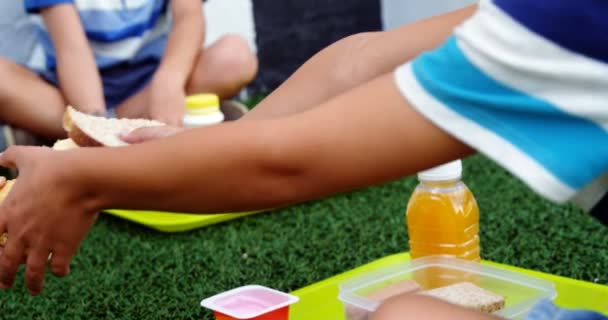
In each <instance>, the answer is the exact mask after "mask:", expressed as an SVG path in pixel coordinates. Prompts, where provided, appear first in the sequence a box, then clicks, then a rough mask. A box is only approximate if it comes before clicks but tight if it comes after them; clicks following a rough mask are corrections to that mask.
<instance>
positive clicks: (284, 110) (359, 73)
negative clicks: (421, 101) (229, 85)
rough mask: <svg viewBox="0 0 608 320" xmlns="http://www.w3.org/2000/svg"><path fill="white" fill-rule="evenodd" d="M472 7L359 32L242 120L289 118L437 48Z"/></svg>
mask: <svg viewBox="0 0 608 320" xmlns="http://www.w3.org/2000/svg"><path fill="white" fill-rule="evenodd" d="M475 9H476V7H475V6H471V7H467V8H464V9H461V10H457V11H454V12H450V13H447V14H444V15H441V16H437V17H434V18H430V19H427V20H424V21H420V22H417V23H413V24H410V25H406V26H403V27H400V28H397V29H394V30H391V31H385V32H370V33H361V34H356V35H353V36H349V37H347V38H344V39H342V40H340V41H338V42H336V43H334V44H332V45H330V46H329V47H327V48H325V49H323V50H322V51H320V52H319V53H317V54H316V55H315V56H313V57H312V58H311V59H310V60H308V61H307V62H306V63H305V64H303V65H302V67H300V68H299V69H298V70H297V71H296V72H295V73H294V74H293V75H292V76H291V77H289V79H287V80H286V81H285V82H284V83H283V84H282V85H281V86H280V87H279V88H277V89H276V90H275V91H274V92H272V94H271V95H269V96H268V97H267V98H266V99H264V100H263V101H262V102H261V103H260V104H259V105H258V106H256V108H255V109H253V110H252V112H250V113H248V114H247V115H246V116H245V117H244V118H243V119H261V118H268V117H275V116H282V115H288V114H292V113H295V112H299V111H302V110H306V109H308V108H311V107H314V106H316V105H319V104H320V103H321V102H323V101H326V100H328V99H329V98H331V97H334V96H336V95H338V94H340V93H342V92H345V91H347V90H349V89H351V88H354V87H356V86H358V85H360V84H362V83H365V82H367V81H369V80H371V79H374V78H376V77H378V76H380V75H382V74H385V73H388V72H390V71H392V70H394V69H395V68H396V67H397V66H399V65H401V64H403V63H405V62H407V61H408V60H411V59H412V58H414V57H415V56H417V55H418V54H420V53H421V52H423V51H425V50H430V49H433V48H435V47H437V46H439V45H440V44H441V43H442V42H443V41H444V40H445V39H446V38H447V37H448V36H449V35H450V34H451V33H452V30H453V28H454V27H455V26H456V25H458V24H460V23H461V22H463V21H464V20H465V19H466V18H468V17H469V16H470V15H471V14H472V13H473V12H474V10H475Z"/></svg>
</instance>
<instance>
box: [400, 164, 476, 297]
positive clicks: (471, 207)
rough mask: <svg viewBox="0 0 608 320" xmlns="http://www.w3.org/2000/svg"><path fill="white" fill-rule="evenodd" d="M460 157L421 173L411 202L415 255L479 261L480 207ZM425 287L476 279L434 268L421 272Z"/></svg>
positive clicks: (408, 216) (408, 217) (410, 224)
mask: <svg viewBox="0 0 608 320" xmlns="http://www.w3.org/2000/svg"><path fill="white" fill-rule="evenodd" d="M461 178H462V162H461V161H460V160H457V161H453V162H449V163H446V164H444V165H441V166H438V167H435V168H432V169H429V170H426V171H423V172H420V173H418V180H419V181H420V183H419V184H418V186H417V187H416V189H415V190H414V192H413V194H412V196H411V198H410V200H409V203H408V205H407V211H406V220H407V228H408V234H409V244H410V255H411V257H412V258H413V259H415V258H420V257H424V256H430V255H449V256H453V257H457V258H460V259H466V260H472V261H479V260H480V256H479V251H480V247H479V208H478V206H477V201H475V197H474V196H473V194H472V193H471V191H470V190H469V188H468V187H467V186H466V185H465V184H464V182H463V181H462V180H461ZM417 278H418V279H417V280H418V281H421V282H422V283H420V284H421V285H423V286H424V287H438V286H442V285H448V284H451V283H453V282H458V281H473V282H474V281H475V280H474V279H470V277H468V275H466V274H459V273H455V272H448V271H446V270H439V269H438V270H434V271H433V272H432V274H427V275H421V274H419V275H418V276H417Z"/></svg>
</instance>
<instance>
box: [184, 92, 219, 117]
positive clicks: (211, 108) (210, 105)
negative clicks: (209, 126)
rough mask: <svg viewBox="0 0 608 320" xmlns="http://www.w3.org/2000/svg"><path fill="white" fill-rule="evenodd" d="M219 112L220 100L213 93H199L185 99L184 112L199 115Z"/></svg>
mask: <svg viewBox="0 0 608 320" xmlns="http://www.w3.org/2000/svg"><path fill="white" fill-rule="evenodd" d="M218 110H220V98H219V97H218V96H217V95H216V94H213V93H201V94H195V95H191V96H188V97H187V98H186V112H188V113H194V114H201V113H212V112H217V111H218Z"/></svg>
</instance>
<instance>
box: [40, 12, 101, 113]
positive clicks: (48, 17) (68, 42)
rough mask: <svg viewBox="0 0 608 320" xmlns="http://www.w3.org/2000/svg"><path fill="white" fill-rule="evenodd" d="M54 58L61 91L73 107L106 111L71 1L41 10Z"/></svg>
mask: <svg viewBox="0 0 608 320" xmlns="http://www.w3.org/2000/svg"><path fill="white" fill-rule="evenodd" d="M41 15H42V18H43V19H44V22H45V24H46V26H47V29H48V31H49V33H50V35H51V39H52V41H53V46H54V47H55V53H56V57H57V76H58V78H59V86H60V90H61V93H62V94H63V95H64V97H65V99H66V101H67V102H68V103H69V104H70V105H72V106H74V108H76V109H78V110H81V111H83V112H87V113H92V114H105V102H104V98H103V90H102V85H101V79H100V77H99V72H98V71H97V65H96V63H95V58H94V56H93V52H92V51H91V48H90V47H89V44H88V41H87V38H86V36H85V33H84V30H83V27H82V24H81V23H80V18H79V16H78V13H77V12H76V9H75V8H74V6H73V5H72V4H58V5H54V6H51V7H47V8H45V9H42V10H41Z"/></svg>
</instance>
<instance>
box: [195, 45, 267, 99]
mask: <svg viewBox="0 0 608 320" xmlns="http://www.w3.org/2000/svg"><path fill="white" fill-rule="evenodd" d="M202 59H203V60H204V63H203V66H202V68H200V69H198V68H197V69H196V70H195V72H198V73H201V74H198V75H197V74H193V78H192V79H193V80H194V81H191V83H190V84H189V87H188V91H191V92H196V91H198V90H200V89H201V88H199V87H200V86H201V84H202V83H203V82H205V81H202V80H200V79H201V78H202V77H204V76H205V75H207V76H208V75H211V76H212V77H213V81H211V82H212V86H213V87H216V88H213V89H216V91H218V92H224V93H226V94H224V95H230V94H235V93H236V92H238V90H240V88H242V87H243V86H245V85H247V84H248V83H249V82H251V81H252V80H253V79H254V78H255V76H256V74H257V71H258V60H257V57H256V55H255V53H254V52H253V51H252V49H251V48H250V47H249V45H248V44H247V42H246V41H245V40H244V39H243V38H242V37H240V36H238V35H226V36H224V37H222V38H220V39H219V40H217V41H216V42H215V43H214V44H213V45H211V47H209V48H207V49H205V51H204V53H203V57H202ZM199 63H201V62H199ZM197 78H198V79H197ZM197 80H198V81H197ZM203 89H207V88H203Z"/></svg>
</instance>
